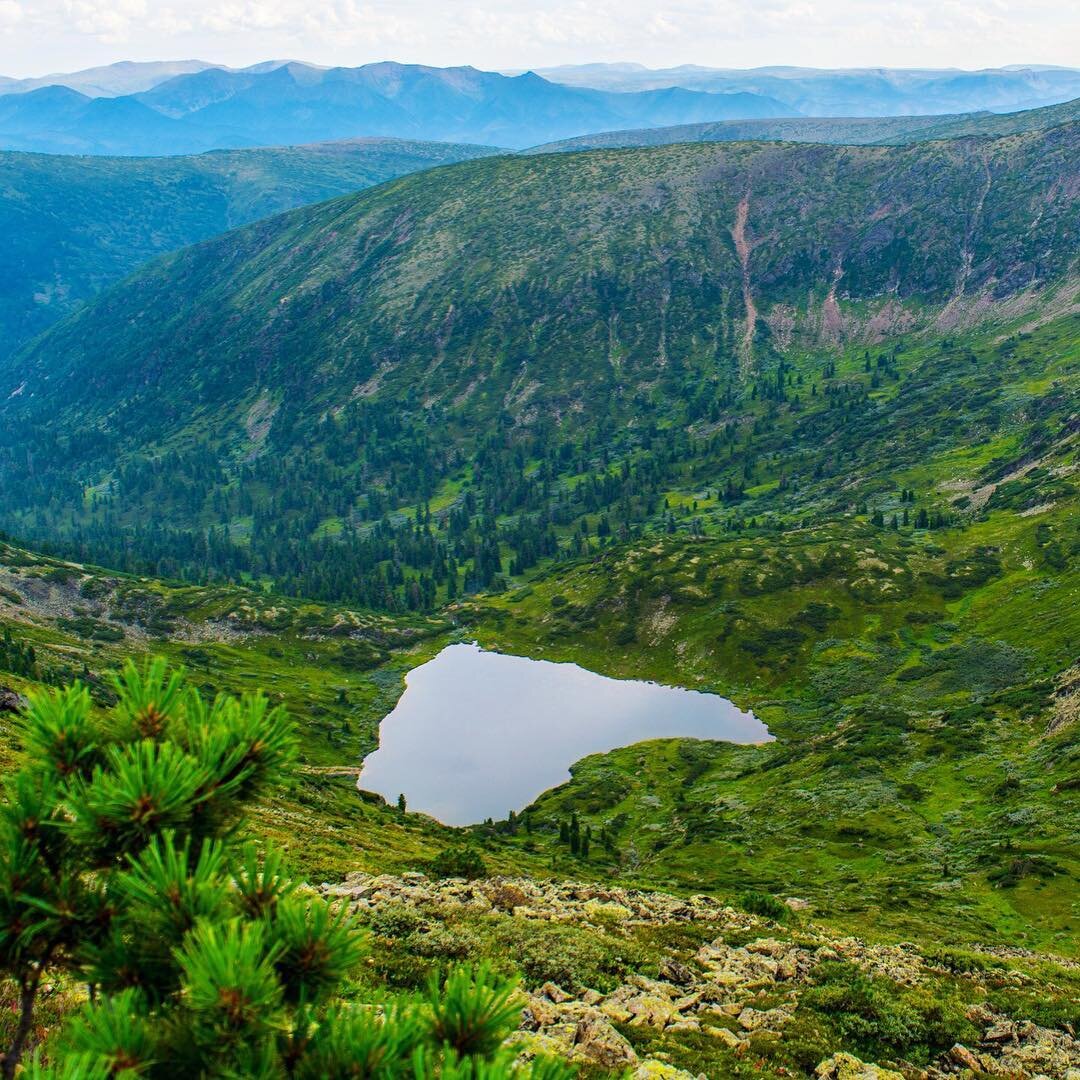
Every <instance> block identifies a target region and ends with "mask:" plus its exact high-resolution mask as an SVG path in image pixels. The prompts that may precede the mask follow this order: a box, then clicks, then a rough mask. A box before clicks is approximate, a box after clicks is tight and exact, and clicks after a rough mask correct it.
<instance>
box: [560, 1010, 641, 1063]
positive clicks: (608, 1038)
mask: <svg viewBox="0 0 1080 1080" xmlns="http://www.w3.org/2000/svg"><path fill="white" fill-rule="evenodd" d="M574 1058H575V1059H576V1060H579V1061H585V1062H588V1063H589V1064H591V1065H598V1066H600V1068H603V1069H621V1068H625V1067H626V1066H628V1065H634V1064H636V1063H637V1060H638V1056H637V1053H636V1052H635V1051H634V1048H633V1047H632V1046H631V1045H630V1043H629V1042H627V1040H626V1038H625V1037H624V1036H622V1035H620V1034H619V1033H618V1032H617V1031H616V1030H615V1029H614V1028H613V1027H612V1026H611V1024H609V1023H608V1021H607V1020H606V1019H605V1018H604V1017H603V1016H600V1015H599V1014H594V1015H592V1016H586V1017H583V1018H582V1019H581V1020H580V1021H579V1022H578V1025H577V1029H576V1030H575V1033H574Z"/></svg>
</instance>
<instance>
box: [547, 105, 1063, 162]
mask: <svg viewBox="0 0 1080 1080" xmlns="http://www.w3.org/2000/svg"><path fill="white" fill-rule="evenodd" d="M1078 119H1080V98H1077V99H1075V100H1073V101H1067V102H1064V103H1063V104H1061V105H1048V106H1046V107H1045V108H1041V109H1028V110H1025V111H1022V112H1015V113H964V114H960V115H958V116H897V117H872V116H859V117H835V118H832V117H809V116H807V117H793V118H790V119H786V120H785V119H776V120H724V121H721V122H720V123H717V124H681V125H679V126H677V127H671V128H643V129H639V130H637V131H606V132H599V133H597V134H593V135H581V136H579V137H578V138H576V139H564V140H563V141H562V142H557V143H549V144H547V145H545V146H537V147H534V148H533V150H531V151H530V152H531V153H548V152H551V151H561V150H598V149H608V148H616V147H630V146H666V145H668V144H669V143H680V142H744V141H749V140H758V139H764V140H770V141H772V140H775V141H778V142H813V143H839V144H845V145H850V146H874V145H882V146H902V145H904V144H907V143H914V142H930V141H933V140H935V139H958V138H966V137H972V136H1000V135H1018V134H1021V133H1022V132H1025V131H1042V130H1045V129H1047V128H1052V127H1057V126H1058V125H1059V124H1068V123H1072V122H1073V121H1076V120H1078Z"/></svg>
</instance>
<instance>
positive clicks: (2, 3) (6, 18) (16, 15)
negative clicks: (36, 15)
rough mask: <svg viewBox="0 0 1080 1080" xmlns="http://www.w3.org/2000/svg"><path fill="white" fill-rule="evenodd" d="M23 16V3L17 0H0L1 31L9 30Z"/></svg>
mask: <svg viewBox="0 0 1080 1080" xmlns="http://www.w3.org/2000/svg"><path fill="white" fill-rule="evenodd" d="M22 17H23V9H22V5H20V4H17V3H16V2H15V0H0V31H3V30H9V29H11V28H12V27H14V26H15V24H16V23H18V22H21V21H22Z"/></svg>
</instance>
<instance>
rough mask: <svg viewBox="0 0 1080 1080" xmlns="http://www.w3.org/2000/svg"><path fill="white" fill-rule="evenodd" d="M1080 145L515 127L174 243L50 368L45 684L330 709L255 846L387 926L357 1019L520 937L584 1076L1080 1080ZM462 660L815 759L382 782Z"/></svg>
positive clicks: (526, 1030) (43, 576)
mask: <svg viewBox="0 0 1080 1080" xmlns="http://www.w3.org/2000/svg"><path fill="white" fill-rule="evenodd" d="M1077 141H1078V128H1077V126H1076V124H1075V123H1073V124H1065V125H1062V126H1058V127H1055V128H1052V129H1049V130H1046V131H1034V132H1027V133H1022V134H1014V135H1008V136H1006V137H1002V138H996V139H985V138H980V139H975V138H964V139H959V140H953V141H936V142H928V143H919V144H913V145H909V146H901V147H852V146H824V145H799V144H765V143H735V144H728V145H721V144H708V143H701V144H694V145H671V146H662V147H656V148H643V149H630V150H607V151H594V152H590V153H579V154H551V155H537V156H532V157H509V156H507V157H495V158H491V159H487V160H482V161H472V162H465V163H460V164H455V165H452V166H448V167H446V168H439V169H434V170H431V171H428V172H424V173H419V174H416V175H413V176H409V177H406V178H403V179H400V180H396V181H393V182H391V183H388V184H384V185H382V186H380V187H378V188H376V189H374V190H372V191H367V192H363V193H360V194H357V195H350V196H347V197H344V198H339V199H335V200H334V201H332V202H327V203H323V204H321V205H317V206H308V207H304V208H303V209H300V210H296V211H292V212H290V213H287V214H284V215H281V216H278V217H274V218H270V219H266V220H263V221H260V222H259V223H257V224H254V225H251V226H248V227H246V228H243V229H240V230H237V231H234V232H230V233H227V234H225V235H224V236H220V237H216V238H213V239H210V240H208V241H206V242H204V243H202V244H199V245H197V246H194V247H191V248H187V249H184V250H183V251H180V252H177V253H174V254H171V255H167V256H165V257H163V258H161V259H159V260H157V261H155V262H154V263H152V264H151V265H149V266H147V267H146V268H144V269H143V270H141V271H140V272H138V273H137V274H136V275H134V276H133V277H131V278H129V279H127V280H126V281H124V282H122V283H121V284H119V285H118V286H116V287H114V288H112V289H111V290H109V291H107V292H106V293H105V294H104V295H102V296H101V297H99V298H98V299H97V300H95V301H93V302H91V303H89V304H87V305H86V306H85V307H84V308H83V309H81V310H80V311H77V312H75V313H74V314H73V315H71V316H69V317H68V318H66V319H65V320H63V321H62V322H61V323H59V324H58V325H57V326H55V327H54V328H53V329H52V330H50V331H49V332H47V333H46V334H45V335H43V336H42V337H40V338H39V339H37V340H36V341H34V342H33V343H31V344H30V345H28V346H27V347H26V348H24V349H23V350H21V351H20V352H19V353H18V354H17V355H16V356H14V357H9V358H8V359H6V360H5V361H3V362H2V363H0V527H3V528H4V529H5V530H6V531H7V533H8V534H9V535H10V536H12V537H17V538H18V543H15V541H12V542H10V543H5V544H3V545H0V687H10V688H11V689H14V690H24V689H26V688H28V687H30V686H33V685H36V684H47V685H57V684H61V683H64V682H66V681H67V680H69V679H70V678H71V677H72V676H73V675H80V676H81V677H83V678H84V679H85V680H86V681H87V682H88V684H89V685H90V687H91V688H92V691H93V693H94V695H95V700H97V701H98V702H99V704H101V705H106V704H109V703H110V701H111V699H110V697H109V692H108V683H107V682H106V681H105V679H104V672H105V671H106V670H107V669H108V668H111V667H114V666H115V665H116V664H117V663H118V662H119V660H120V659H121V658H122V657H123V656H125V655H128V654H135V655H137V656H140V655H141V656H145V655H149V654H162V655H164V656H166V657H167V658H168V659H170V660H172V661H175V662H183V663H184V664H186V665H187V667H188V669H189V678H190V680H191V681H192V682H193V684H194V685H196V686H198V687H199V688H200V689H201V690H202V691H204V692H205V693H206V695H207V696H211V695H213V694H214V693H216V692H218V691H222V690H224V691H229V692H237V691H243V690H248V689H251V688H253V687H256V686H262V687H264V688H266V690H267V691H268V692H269V693H270V695H271V696H272V700H273V701H274V702H275V703H277V702H281V703H284V704H286V705H288V706H289V708H290V710H291V711H292V712H293V714H294V715H295V716H296V718H297V720H298V723H299V725H300V729H301V739H300V748H299V754H300V758H301V763H300V764H301V772H300V774H299V777H298V778H297V783H296V784H295V785H294V787H293V788H291V789H289V790H285V791H282V792H278V793H276V794H274V795H273V796H271V797H268V798H266V799H264V800H263V801H262V802H261V803H259V804H258V806H257V807H256V808H255V811H254V813H253V816H252V820H251V821H250V823H249V824H248V826H247V830H248V834H249V835H252V836H254V837H257V838H261V839H264V840H272V841H274V842H276V843H277V844H280V845H281V846H283V847H284V848H286V849H287V851H288V853H289V855H290V857H291V858H292V859H293V861H294V862H295V864H296V866H297V867H298V873H299V876H301V877H303V878H304V879H305V880H306V881H307V882H309V883H310V884H312V885H314V886H315V887H316V888H317V889H318V890H319V891H320V892H321V893H322V894H324V895H325V896H328V897H331V898H339V899H341V900H342V901H343V902H344V903H345V904H346V905H348V906H350V907H351V908H353V909H354V910H355V912H356V913H357V915H358V917H360V918H361V919H362V920H364V923H365V926H366V927H367V930H368V936H367V937H366V938H365V959H364V963H363V964H361V965H359V966H358V970H357V971H356V972H355V973H354V975H353V982H352V983H351V984H350V985H349V987H348V990H347V993H346V996H347V997H348V1000H350V1001H357V1002H364V1003H368V1002H372V1001H379V1002H386V1001H387V1000H390V1001H393V1000H394V999H395V995H398V994H402V995H407V994H409V993H410V992H412V991H413V990H415V989H416V988H417V986H418V985H419V984H420V983H421V981H422V979H423V978H424V976H425V975H426V973H427V972H428V971H429V970H430V969H431V968H432V967H434V966H441V965H444V964H450V963H453V962H458V961H462V960H470V961H479V960H485V959H486V960H491V961H493V962H494V963H495V965H496V967H497V968H498V969H499V970H501V971H504V972H506V973H508V974H514V975H520V976H521V977H522V978H523V979H524V981H525V985H526V987H527V989H528V991H529V995H528V998H527V1000H525V1001H524V1002H523V1008H526V1009H527V1015H526V1014H525V1013H522V1014H520V1015H521V1017H522V1020H521V1023H522V1025H523V1030H521V1031H519V1032H517V1033H516V1035H515V1037H514V1038H515V1039H516V1040H517V1041H516V1042H515V1044H514V1045H520V1046H522V1047H523V1048H524V1049H523V1052H524V1053H525V1054H526V1056H527V1055H528V1054H530V1053H534V1052H540V1053H543V1052H550V1053H554V1054H556V1055H558V1056H560V1057H564V1058H570V1059H571V1060H573V1061H575V1062H576V1063H578V1064H581V1065H582V1073H581V1075H582V1076H583V1077H584V1078H586V1080H588V1078H590V1077H594V1076H595V1077H604V1076H611V1075H618V1074H619V1071H620V1070H621V1069H622V1067H623V1066H630V1067H633V1068H636V1069H637V1070H638V1071H637V1072H636V1074H635V1075H636V1076H638V1077H641V1078H642V1080H647V1078H649V1077H653V1076H665V1077H668V1078H669V1080H689V1078H691V1077H693V1076H696V1075H697V1074H698V1073H699V1072H704V1073H705V1075H707V1076H717V1077H720V1076H724V1077H726V1076H751V1075H753V1076H764V1077H776V1078H779V1077H789V1076H792V1075H796V1076H814V1075H817V1076H819V1077H822V1078H823V1080H829V1078H833V1080H847V1078H849V1077H858V1076H861V1077H876V1078H877V1080H914V1078H915V1077H922V1078H926V1077H934V1076H944V1075H951V1074H959V1075H961V1076H963V1077H972V1078H975V1077H979V1076H983V1075H1005V1076H1017V1077H1027V1076H1032V1077H1035V1076H1050V1077H1053V1078H1054V1080H1069V1078H1070V1075H1071V1072H1070V1071H1072V1070H1075V1069H1076V1068H1078V1067H1080V1044H1078V1042H1077V1039H1076V1030H1077V1025H1078V1024H1080V1016H1078V1015H1077V1010H1076V979H1077V970H1078V969H1077V966H1076V964H1077V961H1076V959H1075V957H1076V952H1077V941H1078V935H1077V928H1078V926H1080V906H1078V901H1077V894H1076V887H1075V883H1076V881H1077V879H1078V877H1080V673H1078V668H1077V664H1078V660H1080V658H1078V655H1077V642H1078V641H1080V485H1078V479H1077V477H1078V475H1080V417H1078V414H1077V402H1078V401H1080V274H1078V266H1077V259H1078V255H1080V200H1078V199H1077V197H1076V192H1077V191H1078V190H1080V188H1078V184H1080V174H1078V172H1077V162H1078V161H1080V154H1078V153H1077V149H1078V148H1077ZM27 545H29V546H30V547H33V548H36V549H37V552H38V553H31V552H30V551H28V550H27ZM43 552H44V553H43ZM93 563H96V564H97V567H95V566H94V565H91V564H93ZM102 566H104V567H111V568H112V569H101V568H100V567H102ZM462 640H477V641H479V643H480V644H481V645H483V646H484V647H487V648H494V649H499V650H501V651H504V652H512V653H516V654H520V655H528V656H532V657H538V658H547V659H553V660H571V661H575V662H577V663H580V664H581V665H583V666H584V667H586V668H589V669H590V670H593V671H597V672H600V673H603V674H608V675H612V676H619V677H633V678H649V679H654V680H656V681H659V682H661V683H664V684H669V685H674V686H683V687H690V688H695V689H699V690H705V691H711V692H714V693H719V694H722V695H724V696H725V697H728V698H730V699H732V700H733V701H734V702H735V703H736V704H737V705H739V706H740V707H742V708H752V709H753V710H754V712H755V713H756V714H757V715H758V716H759V717H760V718H761V719H763V720H764V721H765V722H766V723H767V724H768V726H769V729H770V731H771V732H772V733H773V735H774V736H775V741H773V742H770V743H768V744H764V745H760V746H734V745H727V744H722V743H711V742H701V741H695V740H659V741H652V742H647V743H640V744H638V745H635V746H631V747H627V748H624V749H620V750H616V751H613V752H612V753H609V754H604V755H596V756H593V757H590V758H587V759H585V760H584V761H582V762H579V763H577V764H575V765H574V767H573V769H572V779H571V780H570V781H569V782H568V783H566V784H563V785H561V786H560V787H558V788H556V789H554V790H552V791H549V792H546V793H545V794H544V795H542V796H541V797H539V798H538V799H537V800H536V801H535V802H534V803H533V804H532V805H531V806H529V807H520V808H516V809H517V810H519V811H521V812H522V813H520V814H511V815H509V816H508V817H507V819H506V820H503V821H498V822H495V821H489V822H487V823H484V824H479V825H476V826H472V827H469V828H467V829H460V830H456V829H450V828H447V827H444V826H441V825H439V824H438V823H436V822H434V821H432V820H431V819H428V818H425V817H424V816H423V815H420V814H415V813H409V812H406V810H405V809H404V808H403V809H398V808H395V807H390V806H387V805H385V804H384V803H383V802H382V801H381V799H380V798H379V797H378V796H369V797H362V796H361V795H359V794H358V793H357V792H356V789H355V786H354V777H355V775H356V769H357V765H358V762H359V761H360V760H361V759H362V757H363V756H364V755H365V754H366V753H368V752H369V751H370V750H371V749H372V747H373V746H374V745H375V740H376V738H377V725H378V722H379V720H380V719H381V718H382V717H384V716H385V715H386V714H387V713H388V712H389V711H390V710H391V708H392V707H393V705H394V703H395V701H396V700H397V697H398V695H399V694H400V693H401V691H402V687H403V678H404V675H405V673H406V672H407V671H408V670H410V669H411V668H413V667H415V666H416V665H418V664H421V663H423V662H424V661H425V660H427V659H429V658H430V657H431V656H433V655H434V654H435V653H436V652H437V651H438V650H439V649H441V648H442V647H443V646H444V645H446V644H448V643H451V642H454V641H462ZM0 700H3V699H0ZM510 710H512V703H509V704H508V712H509V711H510ZM0 721H2V722H3V725H8V720H7V717H6V714H4V713H0ZM19 739H20V735H19V729H18V727H17V725H16V724H15V723H14V722H12V723H11V724H10V726H0V754H2V755H3V757H2V759H0V760H3V761H4V762H5V764H12V763H15V762H18V761H19V760H20V757H19V745H18V744H19ZM581 836H585V837H588V838H590V840H591V845H590V844H585V846H584V847H582V845H581V843H580V837H581ZM575 838H576V839H577V840H578V842H575ZM404 871H414V872H415V871H424V872H426V873H428V874H430V875H431V877H432V878H435V879H438V878H446V877H452V878H456V877H457V876H458V874H459V872H465V876H474V875H476V876H479V877H486V878H488V880H483V881H478V882H469V883H462V882H460V881H456V880H454V881H449V882H445V881H438V880H427V879H422V878H418V877H417V876H416V875H415V873H414V874H410V875H409V876H407V877H404V878H393V879H390V878H385V877H375V878H372V877H370V876H369V874H385V873H396V874H400V873H402V872H404ZM493 874H510V875H514V878H513V880H508V879H507V878H505V877H494V878H492V877H491V875H493ZM526 876H527V878H528V880H526V879H525V877H526ZM541 878H551V879H554V883H545V882H542V881H540V880H539V879H541ZM642 889H647V890H650V891H649V892H647V893H645V892H639V891H637V890H642ZM651 890H664V893H663V894H660V893H657V892H654V891H651ZM702 891H704V892H706V893H707V894H708V897H707V898H705V899H700V898H699V899H693V895H692V894H696V893H700V892H702ZM669 894H670V895H669ZM785 900H789V901H791V903H790V904H788V903H785V902H784V901H785ZM727 903H731V904H733V905H735V908H736V909H738V910H735V909H728V910H725V909H724V908H723V907H722V905H724V904H727ZM763 958H764V959H763ZM766 961H767V962H766ZM550 983H558V986H553V985H550ZM545 984H549V985H545ZM65 993H68V994H74V988H73V987H72V986H71V985H67V989H66V990H65ZM631 1003H632V1004H631ZM50 1007H51V1008H55V1009H56V1011H57V1012H62V1011H63V1009H64V1006H62V1005H61V1004H56V1005H50ZM67 1007H68V1008H70V1007H71V1006H70V1005H68V1006H67ZM589 1009H593V1010H594V1011H599V1012H600V1013H601V1014H602V1015H601V1016H600V1019H597V1017H596V1016H594V1015H593V1013H590V1012H588V1011H587V1010H589ZM583 1025H584V1026H583ZM598 1033H599V1035H598ZM598 1040H599V1042H601V1043H602V1045H598ZM838 1051H839V1052H842V1053H843V1054H847V1053H851V1054H856V1055H858V1056H859V1057H861V1058H862V1059H863V1060H864V1061H877V1062H880V1063H881V1064H882V1065H883V1066H884V1067H885V1069H887V1070H888V1071H884V1070H882V1069H878V1068H877V1067H876V1066H866V1067H865V1068H864V1067H863V1065H862V1062H860V1061H855V1062H852V1061H851V1060H850V1059H847V1058H843V1057H837V1058H833V1057H832V1055H834V1054H836V1053H837V1052H838ZM665 1063H666V1064H665ZM665 1070H666V1071H665ZM678 1070H695V1071H691V1072H685V1071H678ZM965 1070H966V1071H965Z"/></svg>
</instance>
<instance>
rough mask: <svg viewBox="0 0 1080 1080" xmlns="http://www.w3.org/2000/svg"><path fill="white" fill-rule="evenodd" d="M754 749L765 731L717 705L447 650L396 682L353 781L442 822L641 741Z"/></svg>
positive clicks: (540, 787) (548, 783)
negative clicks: (398, 690) (399, 690)
mask: <svg viewBox="0 0 1080 1080" xmlns="http://www.w3.org/2000/svg"><path fill="white" fill-rule="evenodd" d="M671 738H691V739H713V740H716V741H720V742H733V743H760V742H768V741H770V740H771V738H772V736H771V735H769V731H768V728H766V727H765V725H764V724H763V723H762V722H761V721H760V720H758V719H757V718H756V717H755V716H754V715H753V713H748V712H742V711H741V710H740V709H738V708H736V706H735V705H733V704H732V703H731V702H730V701H728V700H727V699H726V698H722V697H718V696H717V695H715V694H702V693H699V692H697V691H695V690H681V689H677V688H673V687H670V686H659V685H657V684H656V683H649V682H632V681H628V680H623V679H609V678H606V677H604V676H602V675H596V674H594V673H593V672H591V671H586V670H585V669H584V668H580V667H578V666H577V665H576V664H554V663H551V662H550V661H548V660H530V659H528V658H526V657H521V656H504V655H503V654H502V653H494V652H484V651H483V650H482V649H480V648H478V647H477V646H476V645H449V646H447V648H445V649H443V651H442V652H441V653H439V655H438V656H436V657H435V658H434V659H433V660H429V661H428V662H427V663H426V664H422V665H421V666H420V667H418V668H414V669H413V670H412V671H410V672H409V674H408V675H406V677H405V693H404V694H402V696H401V699H400V700H399V701H398V704H397V707H396V708H395V709H394V711H393V712H392V713H390V715H389V716H387V717H386V718H385V719H384V720H383V722H382V725H381V727H380V728H379V749H378V750H376V751H374V753H372V754H370V755H368V757H367V758H366V760H365V761H364V767H363V771H362V773H361V775H360V780H359V786H360V787H361V788H363V789H364V790H366V791H374V792H377V793H378V794H380V795H382V796H384V797H385V798H386V799H387V800H389V801H391V802H393V801H395V800H396V799H397V797H398V795H399V794H404V795H405V798H406V799H407V801H408V805H409V809H410V810H419V811H422V812H423V813H425V814H430V815H431V816H432V817H435V818H437V819H438V820H439V821H442V822H444V823H445V824H447V825H471V824H475V823H476V822H480V821H483V820H485V819H486V818H489V817H490V818H494V819H496V820H498V819H501V818H505V817H506V815H507V813H508V812H509V811H510V810H511V809H513V810H520V809H521V808H522V807H524V806H527V805H528V804H529V803H530V802H532V800H533V799H535V798H536V796H538V795H540V794H541V793H542V792H544V791H546V790H547V789H548V788H552V787H555V786H556V785H558V784H561V783H562V782H563V781H564V780H568V779H569V778H570V773H569V771H568V767H569V766H570V765H573V764H574V762H576V761H580V760H581V758H583V757H586V756H588V755H589V754H596V753H602V752H604V751H607V750H614V749H616V748H617V747H620V746H630V745H632V744H633V743H636V742H642V741H644V740H646V739H671Z"/></svg>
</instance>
